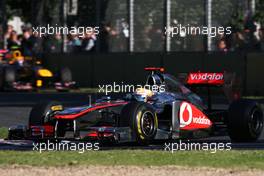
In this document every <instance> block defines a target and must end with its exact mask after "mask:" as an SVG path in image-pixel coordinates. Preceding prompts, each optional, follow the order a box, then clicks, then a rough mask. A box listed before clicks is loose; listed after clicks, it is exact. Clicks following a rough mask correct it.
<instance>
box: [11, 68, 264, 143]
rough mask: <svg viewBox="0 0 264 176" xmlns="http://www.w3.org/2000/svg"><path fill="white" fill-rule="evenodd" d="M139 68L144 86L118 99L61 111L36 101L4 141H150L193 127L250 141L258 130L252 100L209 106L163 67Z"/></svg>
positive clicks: (207, 80) (193, 80) (212, 77)
mask: <svg viewBox="0 0 264 176" xmlns="http://www.w3.org/2000/svg"><path fill="white" fill-rule="evenodd" d="M145 70H147V71H150V74H149V76H148V77H147V82H146V85H148V86H147V87H148V88H146V87H144V88H138V89H137V90H136V91H135V92H134V93H129V94H127V95H126V96H124V98H123V99H117V100H113V99H111V98H110V97H105V98H102V99H99V100H97V101H96V103H94V104H89V105H87V106H81V107H72V108H65V109H64V107H63V106H62V104H60V103H58V102H48V103H40V104H37V105H36V106H35V107H33V109H32V111H31V113H30V117H29V124H28V126H14V127H10V128H9V139H65V138H67V139H87V140H100V141H111V142H117V143H118V142H137V143H141V144H148V143H151V142H153V141H154V140H171V139H182V138H188V139H190V138H192V137H193V135H191V134H195V133H196V134H197V132H199V131H202V132H203V133H205V134H206V136H212V135H216V132H217V131H218V130H219V129H227V131H228V134H229V136H230V138H231V139H232V140H233V141H256V140H257V139H258V137H259V135H260V134H261V132H262V130H263V113H262V110H261V108H260V107H259V105H258V104H257V103H256V102H254V101H250V100H244V99H239V98H237V99H236V100H234V101H233V102H232V103H231V104H230V105H229V108H228V109H211V108H208V106H207V105H205V104H204V103H203V101H202V99H201V98H200V97H199V96H198V95H196V94H195V93H193V92H192V91H190V89H188V88H187V87H186V86H184V84H182V83H181V82H179V81H178V80H177V79H176V78H175V77H173V76H171V75H169V74H165V73H163V71H164V69H163V68H145ZM225 78H227V76H225V73H201V72H199V73H190V74H189V75H188V76H187V78H186V81H187V83H189V84H193V85H194V84H197V85H198V84H201V85H208V86H209V85H214V86H221V87H222V86H224V84H228V85H229V84H232V83H230V82H232V80H231V81H230V80H226V79H225ZM153 87H154V88H153ZM150 88H153V89H152V90H151V89H150ZM154 89H155V91H154ZM203 137H205V136H203Z"/></svg>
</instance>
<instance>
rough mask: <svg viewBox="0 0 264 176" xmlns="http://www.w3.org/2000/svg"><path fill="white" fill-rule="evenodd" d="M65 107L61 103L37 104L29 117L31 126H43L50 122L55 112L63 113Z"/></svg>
mask: <svg viewBox="0 0 264 176" xmlns="http://www.w3.org/2000/svg"><path fill="white" fill-rule="evenodd" d="M62 110H63V106H62V105H61V103H59V102H55V101H51V102H41V103H38V104H36V105H35V106H34V107H33V108H32V110H31V112H30V115H29V122H28V124H29V126H41V125H44V124H45V123H47V122H49V121H50V116H51V115H52V114H53V112H55V111H62Z"/></svg>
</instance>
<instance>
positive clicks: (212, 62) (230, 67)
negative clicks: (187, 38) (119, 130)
mask: <svg viewBox="0 0 264 176" xmlns="http://www.w3.org/2000/svg"><path fill="white" fill-rule="evenodd" d="M44 65H46V66H47V67H48V68H50V69H51V70H54V71H56V70H58V69H59V68H62V67H69V68H70V69H71V70H72V72H73V79H74V80H76V81H77V82H78V83H79V85H80V86H83V87H98V85H103V84H104V85H105V84H113V82H116V83H123V84H144V82H145V79H146V74H147V73H146V72H145V71H144V67H146V66H155V67H160V66H162V67H165V69H166V72H168V73H170V74H173V75H176V74H177V73H181V72H190V71H207V72H222V71H230V72H236V73H237V75H239V77H240V78H241V80H242V86H243V90H244V93H250V94H254V93H258V94H262V95H264V91H263V90H264V82H263V81H258V80H263V78H262V75H263V73H264V71H263V69H262V66H264V54H254V53H252V54H248V55H245V54H241V53H227V54H225V53H209V54H207V53H199V52H180V53H169V54H164V53H109V54H82V53H80V54H72V53H70V54H47V55H45V56H44Z"/></svg>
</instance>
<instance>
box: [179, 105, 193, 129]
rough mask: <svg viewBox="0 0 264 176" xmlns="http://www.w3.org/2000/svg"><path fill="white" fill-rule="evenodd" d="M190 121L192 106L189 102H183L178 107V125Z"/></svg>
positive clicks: (189, 122)
mask: <svg viewBox="0 0 264 176" xmlns="http://www.w3.org/2000/svg"><path fill="white" fill-rule="evenodd" d="M191 122H192V108H191V106H190V105H189V103H186V102H183V103H182V104H181V107H180V127H185V126H186V125H190V124H191Z"/></svg>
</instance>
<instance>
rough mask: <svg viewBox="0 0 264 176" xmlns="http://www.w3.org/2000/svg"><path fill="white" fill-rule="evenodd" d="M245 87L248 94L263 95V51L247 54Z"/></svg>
mask: <svg viewBox="0 0 264 176" xmlns="http://www.w3.org/2000/svg"><path fill="white" fill-rule="evenodd" d="M246 72H247V77H246V81H247V84H246V89H247V93H248V94H249V95H264V53H250V54H248V55H247V71H246Z"/></svg>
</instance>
